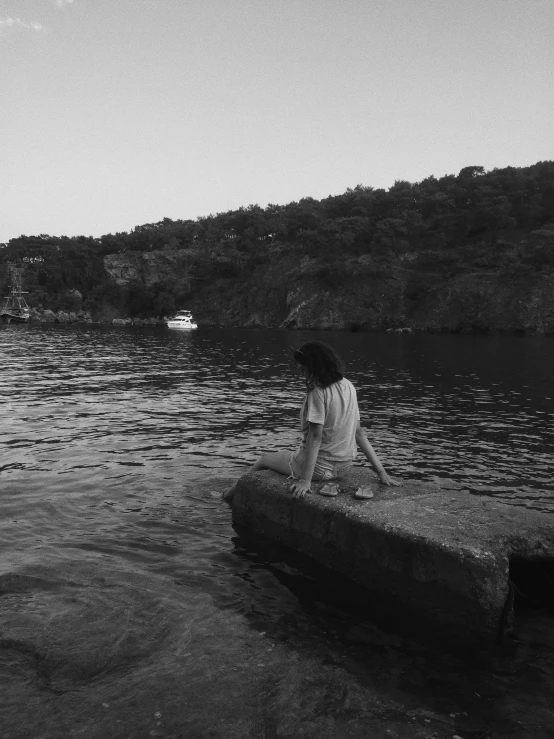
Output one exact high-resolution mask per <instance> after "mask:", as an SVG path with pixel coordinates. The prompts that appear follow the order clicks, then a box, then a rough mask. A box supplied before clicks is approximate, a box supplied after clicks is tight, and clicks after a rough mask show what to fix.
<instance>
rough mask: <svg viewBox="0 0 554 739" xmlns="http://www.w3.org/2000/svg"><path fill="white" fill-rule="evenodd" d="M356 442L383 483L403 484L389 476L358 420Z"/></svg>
mask: <svg viewBox="0 0 554 739" xmlns="http://www.w3.org/2000/svg"><path fill="white" fill-rule="evenodd" d="M356 444H357V445H358V446H359V447H360V449H361V450H362V452H363V453H364V454H365V456H366V459H367V461H368V462H369V463H370V465H371V466H372V467H373V469H374V470H375V472H376V473H377V474H378V475H379V479H380V480H381V482H382V483H383V485H395V486H397V485H401V484H402V483H400V482H397V481H396V480H393V479H392V477H389V476H388V475H387V473H386V472H385V468H384V467H383V465H382V464H381V460H380V459H379V457H378V456H377V455H376V454H375V451H374V449H373V447H372V446H371V444H370V443H369V440H368V438H367V436H366V435H365V431H364V430H363V428H362V427H361V426H360V422H359V421H358V426H357V427H356Z"/></svg>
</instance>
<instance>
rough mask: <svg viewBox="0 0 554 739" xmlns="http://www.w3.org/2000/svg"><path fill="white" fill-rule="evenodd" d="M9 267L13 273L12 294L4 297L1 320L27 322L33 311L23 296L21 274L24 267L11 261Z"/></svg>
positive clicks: (0, 311) (0, 309)
mask: <svg viewBox="0 0 554 739" xmlns="http://www.w3.org/2000/svg"><path fill="white" fill-rule="evenodd" d="M8 269H9V270H10V274H11V281H12V284H11V288H10V294H9V295H6V297H5V298H4V304H3V305H2V307H1V308H0V321H3V322H4V323H27V322H28V321H30V320H31V313H30V310H29V306H28V305H27V301H26V300H25V298H24V297H23V295H24V294H26V293H24V291H23V290H22V289H21V275H22V273H23V267H22V266H20V265H18V264H15V263H13V262H10V263H9V264H8Z"/></svg>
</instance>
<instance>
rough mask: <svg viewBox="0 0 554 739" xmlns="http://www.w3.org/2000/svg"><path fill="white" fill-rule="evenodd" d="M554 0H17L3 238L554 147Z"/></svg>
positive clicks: (373, 180) (3, 51)
mask: <svg viewBox="0 0 554 739" xmlns="http://www.w3.org/2000/svg"><path fill="white" fill-rule="evenodd" d="M553 38H554V0H0V73H1V77H0V79H1V83H0V93H1V94H0V242H2V243H3V242H7V241H8V240H9V239H10V238H14V237H17V236H19V235H21V234H26V235H36V234H51V235H57V236H60V235H67V236H77V235H81V234H82V235H85V236H101V235H102V234H106V233H115V232H117V231H130V230H132V229H133V228H134V227H135V226H137V225H141V224H145V223H152V222H156V221H159V220H161V219H162V218H164V217H168V218H172V219H189V218H190V219H196V218H197V217H199V216H205V215H208V214H210V213H219V212H225V211H228V210H232V209H233V210H234V209H237V208H239V207H241V206H248V205H249V204H252V203H257V204H259V205H261V206H262V207H265V206H266V205H267V204H269V203H273V204H285V203H289V202H291V201H295V200H299V199H301V198H303V197H313V198H316V199H318V200H319V199H321V198H324V197H327V196H328V195H331V194H340V193H342V192H344V191H345V190H346V188H348V187H355V186H356V185H358V184H362V185H366V186H372V187H382V188H388V187H390V186H391V185H393V184H394V182H395V181H396V180H408V181H410V182H417V181H420V180H422V179H424V178H426V177H428V176H429V175H435V176H436V177H440V176H443V175H445V174H457V173H458V172H459V170H460V169H462V167H465V166H473V165H475V166H483V167H485V169H486V170H490V169H493V168H495V167H498V168H501V167H507V166H515V167H523V166H529V165H531V164H534V163H535V162H537V161H541V160H551V159H554V136H553V134H552V131H553V130H554V128H553V123H552V121H553V119H554V84H553V82H554V44H553V43H552V39H553Z"/></svg>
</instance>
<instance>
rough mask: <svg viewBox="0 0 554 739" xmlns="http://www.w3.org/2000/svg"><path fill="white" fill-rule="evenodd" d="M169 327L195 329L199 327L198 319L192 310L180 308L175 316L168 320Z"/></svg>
mask: <svg viewBox="0 0 554 739" xmlns="http://www.w3.org/2000/svg"><path fill="white" fill-rule="evenodd" d="M167 327H168V328H184V329H189V330H190V329H193V328H198V326H197V325H196V321H195V320H194V318H193V317H192V313H191V312H190V310H179V311H177V313H176V315H174V316H173V318H169V319H168V321H167Z"/></svg>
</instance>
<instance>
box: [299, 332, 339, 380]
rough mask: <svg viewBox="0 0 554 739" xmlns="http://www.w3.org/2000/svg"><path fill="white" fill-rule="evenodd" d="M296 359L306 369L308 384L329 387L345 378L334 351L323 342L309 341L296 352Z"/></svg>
mask: <svg viewBox="0 0 554 739" xmlns="http://www.w3.org/2000/svg"><path fill="white" fill-rule="evenodd" d="M294 359H295V360H296V361H297V362H298V364H299V365H300V366H301V367H303V368H304V369H306V371H307V376H306V384H307V385H308V389H309V390H311V389H312V388H313V387H314V386H315V385H319V386H320V387H328V386H329V385H332V384H333V383H334V382H338V381H339V380H342V378H343V377H344V374H343V366H342V362H341V360H340V358H339V357H338V356H337V354H336V352H335V351H334V349H332V348H331V347H330V346H328V345H327V344H324V343H323V342H322V341H308V342H307V343H306V344H302V346H301V347H300V349H297V350H296V351H295V352H294Z"/></svg>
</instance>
